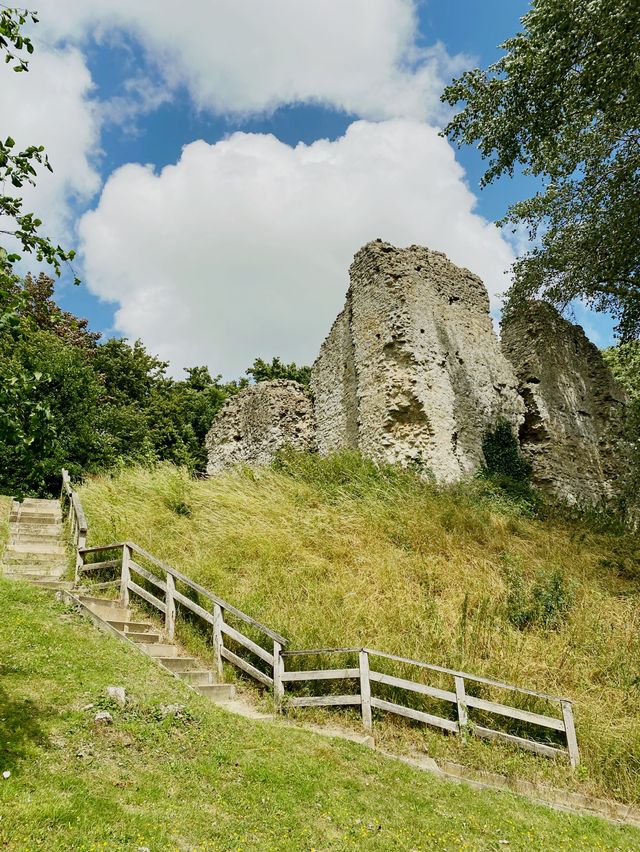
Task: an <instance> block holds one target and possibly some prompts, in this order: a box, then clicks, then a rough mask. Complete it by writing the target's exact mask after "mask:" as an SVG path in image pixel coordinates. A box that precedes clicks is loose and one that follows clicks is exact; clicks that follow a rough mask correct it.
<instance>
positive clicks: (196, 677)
mask: <svg viewBox="0 0 640 852" xmlns="http://www.w3.org/2000/svg"><path fill="white" fill-rule="evenodd" d="M176 674H177V675H178V677H179V678H180V680H183V681H184V682H185V683H188V684H189V685H190V686H210V685H211V684H213V672H211V671H208V670H206V669H190V670H188V671H186V672H176Z"/></svg>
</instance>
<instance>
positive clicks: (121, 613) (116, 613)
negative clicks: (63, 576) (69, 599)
mask: <svg viewBox="0 0 640 852" xmlns="http://www.w3.org/2000/svg"><path fill="white" fill-rule="evenodd" d="M78 599H79V600H80V601H81V603H83V604H84V605H85V606H86V607H88V608H89V609H90V610H91V611H92V612H94V613H95V614H96V615H98V616H99V617H100V618H103V619H104V620H105V621H131V618H132V615H131V610H130V609H125V607H123V606H122V604H121V603H120V601H118V600H111V599H109V598H97V597H94V596H93V595H78Z"/></svg>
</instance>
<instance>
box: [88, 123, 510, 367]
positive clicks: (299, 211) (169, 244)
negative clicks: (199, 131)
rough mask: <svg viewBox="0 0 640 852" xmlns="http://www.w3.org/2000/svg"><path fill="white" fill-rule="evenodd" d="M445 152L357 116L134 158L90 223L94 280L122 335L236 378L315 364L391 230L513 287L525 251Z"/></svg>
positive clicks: (420, 136) (403, 240)
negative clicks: (316, 127) (327, 132)
mask: <svg viewBox="0 0 640 852" xmlns="http://www.w3.org/2000/svg"><path fill="white" fill-rule="evenodd" d="M474 205H475V198H474V196H473V195H472V193H471V192H470V190H469V189H468V187H467V186H466V184H465V182H464V173H463V170H462V168H461V167H460V166H459V165H458V164H457V163H456V161H455V158H454V155H453V151H452V149H451V147H450V146H449V144H448V143H447V142H446V141H445V140H444V139H442V138H440V137H439V136H438V134H437V132H436V130H434V129H433V128H431V127H429V126H427V125H425V124H422V123H420V122H416V121H409V120H394V121H388V122H382V123H378V124H372V123H369V122H365V121H359V122H356V123H354V124H352V125H351V126H350V128H349V129H348V132H347V133H346V135H345V136H344V137H342V138H340V139H338V140H336V141H335V142H329V141H326V140H320V141H318V142H315V143H314V144H312V145H309V146H306V145H302V144H301V145H298V146H297V147H296V148H291V147H289V146H287V145H285V144H283V143H281V142H279V141H278V140H277V139H275V138H274V137H273V136H265V135H257V134H243V133H237V134H234V135H233V136H231V137H230V138H228V139H226V140H223V141H220V142H218V143H216V144H214V145H209V144H207V143H205V142H203V141H198V142H194V143H192V144H191V145H188V146H187V147H185V149H184V150H183V154H182V157H181V159H180V161H179V162H178V163H177V164H176V165H174V166H168V167H167V168H165V169H163V170H162V172H160V173H159V174H156V173H155V172H154V170H153V168H152V167H151V166H149V167H146V168H145V167H142V166H139V165H127V166H124V167H123V168H121V169H119V170H118V171H116V172H115V173H114V174H113V175H112V176H111V177H110V178H109V180H108V181H107V183H106V186H105V188H104V191H103V193H102V197H101V199H100V202H99V204H98V206H97V208H96V209H95V210H94V211H92V212H90V213H87V214H86V215H85V216H84V217H83V219H82V221H81V224H80V234H81V244H82V249H83V252H84V258H85V272H86V280H87V281H88V282H89V286H90V287H91V289H92V290H93V291H94V292H95V293H96V294H97V295H99V296H101V297H103V298H107V299H115V300H117V301H118V303H119V304H120V308H119V310H118V312H117V314H116V325H117V328H118V329H119V330H120V331H122V332H123V333H124V334H126V335H128V336H129V337H132V338H135V337H141V338H142V339H143V340H144V341H145V343H146V344H147V345H148V346H149V348H150V349H151V350H152V351H153V352H154V353H155V352H157V353H159V354H160V355H161V356H162V357H163V358H167V359H169V360H171V362H172V363H173V365H174V369H175V370H176V372H179V368H180V367H181V366H187V365H193V364H198V363H207V364H209V365H210V367H211V368H212V369H213V370H214V371H216V372H218V371H220V372H222V373H223V374H225V375H226V376H234V375H238V374H239V373H241V372H242V371H243V370H244V369H245V368H246V367H247V366H248V365H249V364H250V363H251V362H252V361H253V359H254V358H255V357H256V356H261V357H265V358H271V357H272V356H273V355H280V356H281V357H283V358H286V359H295V360H296V361H299V362H307V363H308V362H310V361H311V360H312V359H313V358H314V357H315V355H316V354H317V351H318V348H319V345H320V343H321V341H322V339H323V337H324V336H325V334H326V333H327V332H328V330H329V327H330V325H331V322H332V321H333V319H334V317H335V315H336V314H337V312H338V311H339V310H340V309H341V307H342V304H343V300H344V294H345V291H346V287H347V281H348V272H347V270H348V266H349V264H350V262H351V259H352V256H353V254H354V252H355V251H356V250H357V249H358V248H359V247H360V246H361V245H362V244H363V243H365V242H367V241H369V240H371V239H375V238H376V237H381V238H383V239H385V240H388V241H390V242H393V243H395V244H396V245H409V244H411V243H418V244H423V245H427V246H429V247H431V248H434V249H438V250H441V251H444V252H446V253H447V254H448V255H449V256H450V257H451V258H452V259H453V260H454V261H455V262H456V263H458V264H461V265H464V266H468V267H469V268H470V269H472V270H473V271H474V272H476V273H478V274H479V275H481V277H482V278H483V279H484V281H485V283H486V284H487V286H488V288H489V290H490V292H491V293H492V294H495V293H497V292H501V291H503V290H504V289H505V288H506V285H507V281H506V279H505V276H504V271H505V270H506V269H507V268H508V267H509V265H510V264H511V262H512V260H513V253H512V250H511V248H510V246H509V245H508V243H507V242H506V240H505V239H504V238H503V236H502V235H501V233H500V232H499V230H498V229H497V228H495V226H493V225H492V224H490V223H488V222H487V221H485V220H484V219H482V218H481V217H480V216H478V215H477V214H475V213H474V212H473V211H474Z"/></svg>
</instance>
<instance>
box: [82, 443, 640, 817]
mask: <svg viewBox="0 0 640 852" xmlns="http://www.w3.org/2000/svg"><path fill="white" fill-rule="evenodd" d="M81 497H82V501H83V503H84V506H85V509H86V511H87V514H88V517H89V522H90V541H91V542H94V543H95V542H100V543H106V542H107V541H118V540H122V539H131V540H134V541H136V542H137V543H139V544H140V545H142V546H143V547H145V548H147V549H149V550H151V551H152V552H153V553H155V554H156V555H158V556H160V557H163V558H164V559H166V560H167V561H168V562H170V563H171V564H173V565H174V566H176V567H177V568H179V569H181V570H183V571H184V572H185V573H187V574H188V575H189V576H190V577H192V578H193V579H196V580H197V581H199V582H200V583H202V584H203V585H205V586H206V587H208V588H210V589H211V590H213V591H215V592H216V593H217V594H219V595H221V596H222V597H225V598H226V599H227V600H229V601H230V602H232V603H234V604H236V605H238V606H240V607H241V608H242V609H244V610H245V611H246V612H249V613H251V614H252V615H253V616H254V617H256V618H259V619H260V620H262V621H263V622H265V623H267V624H269V625H271V626H272V627H274V628H276V629H277V630H279V631H281V632H282V633H283V634H284V635H285V636H287V637H289V639H290V640H291V643H292V647H294V648H318V647H357V646H360V645H362V644H366V645H368V646H369V647H374V648H379V649H382V650H386V651H390V652H394V653H398V654H402V655H406V656H410V657H413V658H415V659H419V660H425V661H428V662H432V663H437V664H441V665H445V666H450V667H454V668H460V669H463V670H466V671H469V672H473V673H476V674H484V675H490V676H493V677H496V678H498V679H501V680H505V681H507V682H511V683H514V684H518V685H521V686H526V687H529V688H533V689H538V690H540V691H544V692H547V693H552V694H557V695H568V696H569V697H571V698H573V699H574V700H575V715H576V724H577V732H578V739H579V744H580V748H581V755H582V761H583V763H582V766H581V767H580V768H579V770H578V772H577V773H572V772H571V771H570V770H569V768H568V767H567V766H566V765H565V764H564V763H561V762H557V763H554V762H552V761H548V760H545V759H541V758H535V757H533V756H530V755H529V754H527V753H524V752H522V751H519V750H518V751H516V750H513V749H511V748H510V747H507V746H500V745H495V744H486V743H483V742H480V741H475V740H473V739H471V740H466V741H465V742H462V741H460V739H459V738H456V737H446V736H443V735H442V734H440V733H439V732H435V731H431V730H429V729H426V728H423V727H421V726H419V725H403V724H402V723H400V722H399V721H398V720H397V719H391V718H390V717H388V716H384V715H383V716H381V717H380V718H379V719H377V720H376V735H377V736H378V737H379V738H380V739H381V740H382V742H386V743H388V744H391V745H392V746H393V747H395V748H404V747H407V748H408V747H415V746H416V745H417V746H418V747H420V748H424V749H426V750H427V751H428V752H429V753H430V754H432V755H434V756H436V757H437V756H439V755H446V756H448V757H451V758H453V759H457V760H459V761H460V762H464V763H466V764H468V765H475V766H484V767H487V768H491V769H494V770H496V771H503V772H507V773H513V774H517V775H522V776H528V777H534V778H535V777H537V778H541V779H545V780H547V781H551V782H553V783H559V784H564V785H573V786H576V785H579V786H580V787H581V789H582V790H583V791H585V792H591V793H595V794H600V795H610V796H615V797H619V798H622V799H625V800H627V801H634V802H635V801H638V799H639V798H640V789H639V787H638V777H639V774H638V773H639V772H640V711H639V709H638V707H639V699H640V663H639V660H640V630H639V628H640V611H639V608H638V591H639V589H640V551H639V550H638V542H637V539H634V538H633V537H630V536H625V535H623V534H621V533H620V532H619V531H611V532H606V531H598V529H599V528H601V527H602V524H601V523H600V524H598V523H597V522H596V521H597V519H596V518H593V519H591V522H590V524H588V523H587V521H586V520H584V519H583V520H581V521H579V522H578V521H571V520H567V519H563V518H562V516H561V515H560V514H558V513H555V514H552V515H551V516H550V517H548V518H546V519H544V520H540V519H534V518H531V517H527V516H526V514H524V513H523V510H522V509H521V508H520V507H519V506H518V504H516V503H512V502H510V501H509V500H508V499H507V498H505V497H503V496H500V495H499V494H495V493H492V489H491V486H489V484H488V483H483V482H480V481H478V482H476V483H472V484H470V485H466V486H464V487H462V486H459V487H457V488H439V487H437V486H435V485H433V484H430V483H427V482H423V481H421V480H420V479H418V478H417V477H415V476H413V475H412V474H411V473H402V472H400V471H398V470H394V469H391V468H389V469H383V470H377V469H376V468H374V467H373V465H370V464H368V463H365V462H363V461H361V460H360V459H359V458H358V457H357V456H353V455H348V454H347V455H342V456H338V457H335V458H332V459H325V460H321V459H319V458H317V457H313V456H304V455H291V456H288V457H285V458H284V459H283V460H282V461H281V462H280V464H279V466H278V469H264V470H261V471H260V472H251V471H249V470H239V471H235V472H229V473H227V474H224V475H221V476H218V477H215V478H213V479H210V480H207V481H195V480H193V479H191V478H190V477H189V476H188V474H187V473H186V472H184V471H182V470H180V469H177V468H175V467H172V466H160V467H156V468H154V469H143V468H137V469H130V470H126V471H123V472H121V473H119V474H117V475H113V476H109V477H101V478H96V479H94V480H92V481H90V482H88V483H87V484H86V485H85V486H84V487H83V488H82V489H81ZM343 715H344V718H345V719H347V718H348V717H349V716H348V713H346V712H345V713H344V714H343ZM307 718H309V714H308V713H307ZM353 720H354V724H357V717H355V716H353Z"/></svg>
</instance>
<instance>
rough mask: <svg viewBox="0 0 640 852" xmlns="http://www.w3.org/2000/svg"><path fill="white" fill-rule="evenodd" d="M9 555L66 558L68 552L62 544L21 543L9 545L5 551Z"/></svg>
mask: <svg viewBox="0 0 640 852" xmlns="http://www.w3.org/2000/svg"><path fill="white" fill-rule="evenodd" d="M7 553H41V554H42V555H43V556H66V555H67V552H66V550H65V549H64V547H62V546H61V545H60V544H47V543H46V542H45V543H44V544H37V543H34V544H30V543H28V542H27V543H24V542H21V543H20V544H8V545H7V547H6V549H5V554H7Z"/></svg>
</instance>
